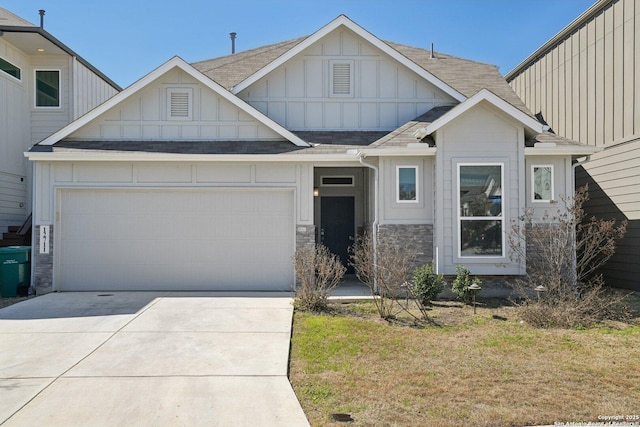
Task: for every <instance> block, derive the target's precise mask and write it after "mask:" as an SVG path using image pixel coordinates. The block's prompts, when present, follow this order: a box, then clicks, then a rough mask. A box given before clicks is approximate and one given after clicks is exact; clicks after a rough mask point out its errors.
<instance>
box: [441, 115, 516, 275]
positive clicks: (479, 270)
mask: <svg viewBox="0 0 640 427" xmlns="http://www.w3.org/2000/svg"><path fill="white" fill-rule="evenodd" d="M436 143H437V145H438V152H437V155H436V167H437V168H438V170H439V172H438V173H437V176H438V180H437V182H436V186H437V187H436V199H437V200H438V201H439V202H440V203H441V204H440V205H437V206H436V218H437V220H436V227H435V233H436V237H435V241H436V246H437V247H438V252H439V254H440V256H439V262H440V268H439V270H440V271H441V272H443V273H445V274H455V272H456V270H455V268H456V264H464V265H465V266H466V267H467V268H469V270H471V272H472V273H473V274H521V273H522V271H521V270H520V268H519V267H518V265H517V264H515V263H513V262H512V261H511V260H510V258H509V250H508V245H507V242H506V239H505V240H504V245H505V253H506V256H505V257H504V258H500V257H492V258H477V259H474V258H468V257H467V258H459V257H458V228H459V224H458V200H457V197H458V195H457V191H458V187H457V185H458V175H457V174H458V170H457V165H458V164H459V163H473V164H476V163H478V164H482V163H491V164H497V163H500V164H503V174H504V176H503V180H504V187H503V189H502V212H503V215H504V217H505V220H504V224H503V227H504V228H503V233H505V232H506V231H507V230H508V227H509V226H510V222H511V220H512V219H515V218H517V217H518V215H519V214H520V212H521V210H522V208H523V207H524V193H525V185H524V129H523V128H522V126H520V125H516V124H515V123H514V122H513V120H509V119H507V118H506V116H504V114H502V113H500V112H498V111H497V110H496V109H494V108H492V107H489V106H484V104H480V105H479V106H476V107H474V108H472V109H471V110H470V111H468V112H466V113H464V114H463V115H462V116H460V117H459V118H458V119H456V120H455V121H453V122H452V123H450V124H448V125H446V126H444V127H443V128H442V129H441V130H439V131H437V135H436ZM497 263H504V264H505V268H498V267H496V264H497Z"/></svg>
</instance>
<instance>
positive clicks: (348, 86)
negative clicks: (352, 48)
mask: <svg viewBox="0 0 640 427" xmlns="http://www.w3.org/2000/svg"><path fill="white" fill-rule="evenodd" d="M352 68H353V63H352V62H351V61H349V62H345V61H341V62H332V63H331V94H332V95H334V96H352V95H353V78H352V77H353V73H352Z"/></svg>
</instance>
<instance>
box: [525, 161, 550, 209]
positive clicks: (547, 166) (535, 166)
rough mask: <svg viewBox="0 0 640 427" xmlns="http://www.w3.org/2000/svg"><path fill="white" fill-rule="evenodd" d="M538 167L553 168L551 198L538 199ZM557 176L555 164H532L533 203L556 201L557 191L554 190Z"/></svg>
mask: <svg viewBox="0 0 640 427" xmlns="http://www.w3.org/2000/svg"><path fill="white" fill-rule="evenodd" d="M536 168H549V169H551V198H550V199H536V192H535V189H536V176H535V173H534V172H535V170H536ZM555 181H556V177H555V173H554V171H553V165H531V202H532V203H551V202H553V201H554V198H555V192H554V191H553V190H554V188H555V184H556V182H555Z"/></svg>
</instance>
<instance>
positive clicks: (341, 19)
mask: <svg viewBox="0 0 640 427" xmlns="http://www.w3.org/2000/svg"><path fill="white" fill-rule="evenodd" d="M341 25H344V26H345V27H346V28H348V29H349V30H351V31H353V32H354V33H356V34H357V35H359V36H360V37H362V38H363V39H365V40H367V41H368V42H369V43H371V44H372V45H374V46H375V47H376V48H378V49H380V50H381V51H383V52H384V53H386V54H387V55H389V56H390V57H392V58H393V59H395V60H396V61H398V62H400V63H401V64H402V65H404V66H405V67H407V68H409V69H410V70H411V71H413V72H414V73H416V74H418V75H419V76H420V77H422V78H424V79H425V80H427V81H428V82H429V83H431V84H433V85H434V86H436V87H437V88H438V89H440V90H442V91H443V92H445V93H446V94H448V95H450V96H451V97H453V98H454V99H455V100H457V101H458V102H462V101H464V100H465V99H467V98H466V96H464V95H463V94H461V93H460V92H458V91H457V90H455V89H454V88H452V87H451V86H449V85H448V84H446V83H445V82H443V81H442V80H440V79H439V78H437V77H436V76H434V75H433V74H431V73H430V72H428V71H427V70H425V69H424V68H422V67H420V66H419V65H418V64H416V63H415V62H413V61H411V60H410V59H409V58H407V57H406V56H404V55H402V54H401V53H400V52H398V51H397V50H395V49H394V48H392V47H391V46H389V45H388V44H386V43H385V42H383V41H382V40H380V39H379V38H377V37H376V36H374V35H373V34H371V33H370V32H368V31H367V30H365V29H364V28H362V27H361V26H359V25H358V24H356V23H355V22H353V21H352V20H351V19H349V18H347V17H346V16H345V15H340V16H338V17H337V18H336V19H334V20H333V21H331V22H330V23H328V24H327V25H325V26H324V27H322V28H321V29H319V30H318V31H316V32H315V33H313V34H312V35H310V36H309V37H307V38H306V39H304V40H303V41H301V42H300V43H298V44H297V45H295V46H294V47H293V48H291V49H290V50H289V51H287V52H286V53H284V54H283V55H281V56H280V57H278V58H277V59H276V60H275V61H273V62H271V63H269V64H267V65H266V66H265V67H263V68H262V69H260V70H258V71H257V72H255V73H254V74H252V75H251V76H249V77H247V78H246V79H245V80H243V81H242V82H240V83H238V84H237V85H236V86H234V87H233V88H232V89H231V92H232V93H234V94H238V93H240V92H241V91H243V90H244V89H246V88H247V87H249V86H251V85H252V84H254V83H255V82H257V81H258V80H260V79H261V78H263V77H264V76H266V75H267V74H269V73H270V72H272V71H273V70H275V69H276V68H278V67H279V66H281V65H283V64H284V63H285V62H287V61H289V60H290V59H292V58H293V57H294V56H296V55H298V54H299V53H300V52H302V51H303V50H305V49H306V48H308V47H309V46H311V45H312V44H314V43H316V42H317V41H318V40H320V39H322V38H323V37H325V36H326V35H328V34H329V33H331V32H332V31H334V30H335V29H337V28H338V27H340V26H341Z"/></svg>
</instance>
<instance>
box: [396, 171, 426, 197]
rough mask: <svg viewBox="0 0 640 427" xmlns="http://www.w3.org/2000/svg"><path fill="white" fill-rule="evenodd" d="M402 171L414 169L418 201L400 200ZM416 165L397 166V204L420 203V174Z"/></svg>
mask: <svg viewBox="0 0 640 427" xmlns="http://www.w3.org/2000/svg"><path fill="white" fill-rule="evenodd" d="M400 169H413V170H414V171H415V175H416V199H415V200H400ZM419 172H420V171H419V168H418V166H416V165H397V166H396V203H420V173H419Z"/></svg>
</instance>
